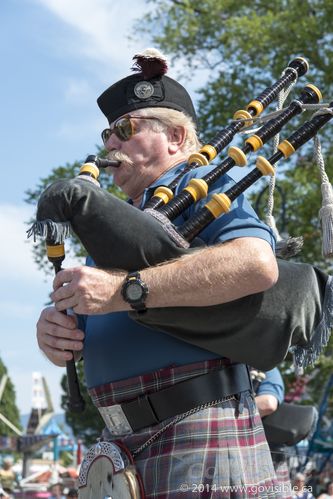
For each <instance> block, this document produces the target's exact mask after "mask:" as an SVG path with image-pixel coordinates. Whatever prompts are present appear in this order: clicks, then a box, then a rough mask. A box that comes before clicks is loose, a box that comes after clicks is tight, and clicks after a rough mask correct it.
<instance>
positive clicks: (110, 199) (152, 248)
mask: <svg viewBox="0 0 333 499" xmlns="http://www.w3.org/2000/svg"><path fill="white" fill-rule="evenodd" d="M50 221H51V224H52V227H53V229H54V230H53V238H56V239H58V242H59V241H61V239H62V233H63V229H64V227H66V226H68V224H70V227H71V229H72V230H73V232H74V233H75V234H76V235H77V236H78V238H79V239H80V241H81V242H82V244H83V246H84V247H85V249H86V250H87V252H88V253H89V255H90V256H91V257H92V258H93V260H94V262H95V263H96V265H97V266H98V267H100V268H104V269H111V268H112V269H123V270H126V271H136V270H141V269H143V268H146V267H148V266H154V265H157V264H160V263H162V262H166V261H169V260H171V259H174V258H178V257H180V256H182V255H185V254H188V253H189V252H190V251H197V250H198V249H197V248H189V249H184V248H180V247H178V246H177V245H176V244H175V243H174V242H173V240H172V239H171V238H170V237H169V235H168V234H167V233H166V232H165V230H164V228H163V227H162V225H161V224H160V223H159V222H158V221H157V220H155V219H154V218H153V217H152V216H151V215H149V214H148V213H145V212H144V211H141V210H139V209H137V208H135V207H133V206H132V205H130V204H129V203H126V202H124V201H122V200H120V199H119V198H117V197H115V196H114V195H112V194H110V193H109V192H108V191H106V190H104V189H101V188H100V187H99V186H97V185H95V184H94V183H93V182H89V181H87V180H85V179H83V178H80V177H76V178H73V179H70V180H58V181H56V182H54V183H53V184H52V185H50V186H49V187H48V188H47V189H46V190H45V191H44V192H43V193H42V195H41V197H40V199H39V203H38V209H37V222H36V223H35V233H41V230H40V227H41V226H43V225H44V226H45V224H50ZM61 242H62V241H61ZM278 265H279V279H278V282H277V284H276V285H275V286H273V287H272V288H271V289H269V290H268V291H265V292H261V293H256V294H254V295H250V296H246V297H243V298H240V299H238V300H235V301H232V302H229V303H224V304H221V305H213V306H208V307H166V308H151V309H148V310H147V311H146V312H144V313H137V312H134V311H133V312H130V313H129V315H130V317H131V318H132V319H133V320H135V321H138V322H139V323H141V324H143V325H145V326H148V327H151V328H153V329H157V330H160V331H163V332H164V333H168V334H170V335H172V336H175V337H177V338H179V339H180V340H183V341H186V342H188V343H191V344H193V345H197V346H199V347H201V348H204V349H206V350H209V351H211V352H214V353H216V354H218V355H221V356H224V357H228V358H230V359H231V360H233V361H235V362H244V363H247V364H250V365H251V366H253V367H256V368H258V369H261V370H264V371H266V370H269V369H272V368H273V367H275V366H276V365H277V364H279V363H280V362H281V361H282V360H283V359H284V358H285V357H286V355H287V353H288V351H289V349H290V347H293V350H294V355H295V361H296V364H297V365H299V366H303V367H305V366H306V365H308V364H312V363H313V362H314V360H315V359H316V358H317V357H318V355H319V353H320V351H321V350H322V348H323V347H324V346H325V345H326V343H327V341H328V338H329V334H330V328H331V327H332V325H333V320H332V309H333V292H332V278H331V277H330V276H328V275H327V274H325V273H323V272H322V271H320V270H319V269H317V268H315V267H313V266H312V265H309V264H305V263H294V262H290V261H285V260H280V259H278Z"/></svg>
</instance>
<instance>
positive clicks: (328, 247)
mask: <svg viewBox="0 0 333 499" xmlns="http://www.w3.org/2000/svg"><path fill="white" fill-rule="evenodd" d="M321 194H322V207H321V209H320V210H319V216H320V220H321V227H322V234H323V242H322V251H323V255H324V256H325V257H328V256H333V189H332V185H331V184H330V182H323V183H322V184H321Z"/></svg>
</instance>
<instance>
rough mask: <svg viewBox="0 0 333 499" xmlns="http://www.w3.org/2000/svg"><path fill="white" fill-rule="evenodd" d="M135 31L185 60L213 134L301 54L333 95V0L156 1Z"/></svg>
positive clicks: (203, 122) (204, 123)
mask: <svg viewBox="0 0 333 499" xmlns="http://www.w3.org/2000/svg"><path fill="white" fill-rule="evenodd" d="M148 3H149V5H150V9H149V12H148V13H146V14H145V15H144V16H143V17H142V18H141V19H140V20H138V22H137V24H136V26H135V33H138V34H139V35H136V34H135V35H133V36H134V37H138V36H140V35H141V34H144V33H149V34H150V36H151V38H152V40H153V42H154V44H155V45H156V46H157V47H159V48H161V49H162V50H163V51H165V52H166V53H167V54H169V55H170V56H171V60H172V61H175V60H178V61H179V60H181V61H182V65H181V71H182V73H181V75H180V77H181V76H183V78H184V80H185V81H186V82H188V80H189V78H190V77H191V75H193V74H194V73H195V74H196V77H197V78H198V77H199V76H200V72H202V75H203V85H202V87H201V88H199V89H198V90H197V91H198V96H199V99H198V106H197V107H198V116H199V123H200V128H201V130H202V131H204V136H206V137H208V136H209V134H211V133H212V131H214V130H215V131H216V130H218V129H220V128H221V124H222V125H223V124H225V123H226V121H227V120H229V119H230V118H231V117H232V115H233V113H234V112H235V111H236V110H237V109H239V108H242V107H243V106H244V105H245V104H247V103H248V102H249V101H251V100H252V99H253V98H254V97H255V96H256V95H257V94H258V93H260V92H261V91H262V90H263V89H264V88H265V87H266V86H268V85H270V84H271V83H272V81H275V80H276V79H277V78H278V77H279V76H280V73H281V71H282V69H283V68H285V67H286V65H287V63H288V62H289V61H290V60H291V59H293V58H294V57H295V56H303V57H305V58H306V59H307V60H308V61H309V63H310V71H309V75H310V77H311V79H313V81H312V83H314V84H316V85H318V86H319V88H321V89H322V91H323V93H324V96H330V95H332V88H333V87H332V86H333V83H332V82H333V78H332V76H333V68H332V65H331V60H332V50H333V48H332V35H333V25H332V22H331V19H332V15H333V4H332V2H331V1H330V0H276V1H275V2H271V1H270V0H240V1H238V2H234V1H231V0H149V1H148Z"/></svg>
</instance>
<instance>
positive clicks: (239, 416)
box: [89, 359, 283, 499]
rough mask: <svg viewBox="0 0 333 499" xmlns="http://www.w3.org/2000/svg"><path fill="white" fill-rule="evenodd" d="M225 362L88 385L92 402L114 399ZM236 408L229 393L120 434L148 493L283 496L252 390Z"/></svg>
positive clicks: (168, 497)
mask: <svg viewBox="0 0 333 499" xmlns="http://www.w3.org/2000/svg"><path fill="white" fill-rule="evenodd" d="M229 363H230V362H229V361H228V360H226V359H218V360H212V361H206V362H200V363H195V364H190V365H186V366H177V367H168V368H164V369H160V370H158V371H155V372H152V373H149V374H143V375H141V376H137V377H134V378H130V379H127V380H122V381H117V382H114V383H110V384H105V385H103V386H99V387H97V388H94V389H91V390H90V391H89V392H90V396H91V398H92V400H93V402H94V404H95V405H96V406H97V407H103V406H108V405H112V404H119V403H122V402H124V401H128V400H131V399H133V398H136V397H138V396H140V395H144V394H148V393H151V392H154V391H157V390H161V389H162V388H166V387H168V386H171V385H173V384H175V383H177V382H180V381H183V380H185V379H188V378H190V377H193V376H198V375H203V374H206V373H208V372H211V371H213V370H216V369H221V368H222V367H223V365H226V364H229ZM238 408H239V401H238V400H237V399H236V397H229V398H227V399H224V400H223V401H221V402H218V403H216V404H214V406H212V407H206V408H203V409H200V410H198V411H196V412H193V413H192V414H190V415H187V416H186V417H184V418H183V419H180V420H179V421H177V422H175V423H173V421H174V418H172V419H169V420H166V421H164V422H163V423H160V424H159V425H156V426H153V427H149V428H145V429H143V430H141V431H139V432H136V433H134V434H132V435H129V436H126V437H123V438H122V439H121V441H122V442H123V443H124V444H125V445H126V446H127V447H128V449H130V451H131V452H132V453H133V454H134V456H135V458H134V459H135V464H136V467H137V469H138V470H139V472H140V474H141V477H142V480H143V484H144V487H145V493H146V497H147V499H150V498H156V499H177V498H183V499H187V498H192V497H193V498H196V497H200V498H210V497H212V498H216V499H220V498H221V499H227V498H235V499H241V498H242V499H245V498H262V499H264V498H281V497H283V496H282V495H281V488H280V485H279V483H278V481H277V479H276V475H275V472H274V468H273V464H272V459H271V454H270V450H269V448H268V445H267V442H266V438H265V434H264V430H263V427H262V424H261V419H260V416H259V414H258V411H257V409H256V406H255V404H254V401H253V397H252V394H250V393H248V394H246V396H245V397H244V407H243V409H242V410H241V411H240V412H238ZM154 436H155V438H154ZM148 439H151V441H150V442H149V445H146V446H145V445H144V444H145V443H147V441H148ZM117 440H119V437H118V438H117ZM141 446H144V447H143V448H142V449H141V450H140V447H141ZM138 449H139V452H137V451H138Z"/></svg>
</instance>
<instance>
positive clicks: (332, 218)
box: [314, 135, 333, 257]
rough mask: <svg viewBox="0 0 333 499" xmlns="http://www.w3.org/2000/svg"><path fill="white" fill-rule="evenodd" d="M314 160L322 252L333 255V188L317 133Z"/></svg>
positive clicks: (324, 254) (326, 255) (325, 254)
mask: <svg viewBox="0 0 333 499" xmlns="http://www.w3.org/2000/svg"><path fill="white" fill-rule="evenodd" d="M314 160H315V162H316V164H317V166H318V168H319V172H320V178H321V195H322V205H321V208H320V210H319V218H320V221H321V228H322V237H323V240H322V253H323V256H324V257H328V256H332V255H333V190H332V185H331V183H330V180H329V178H328V176H327V173H326V170H325V163H324V158H323V155H322V152H321V144H320V139H319V137H318V135H315V137H314Z"/></svg>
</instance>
